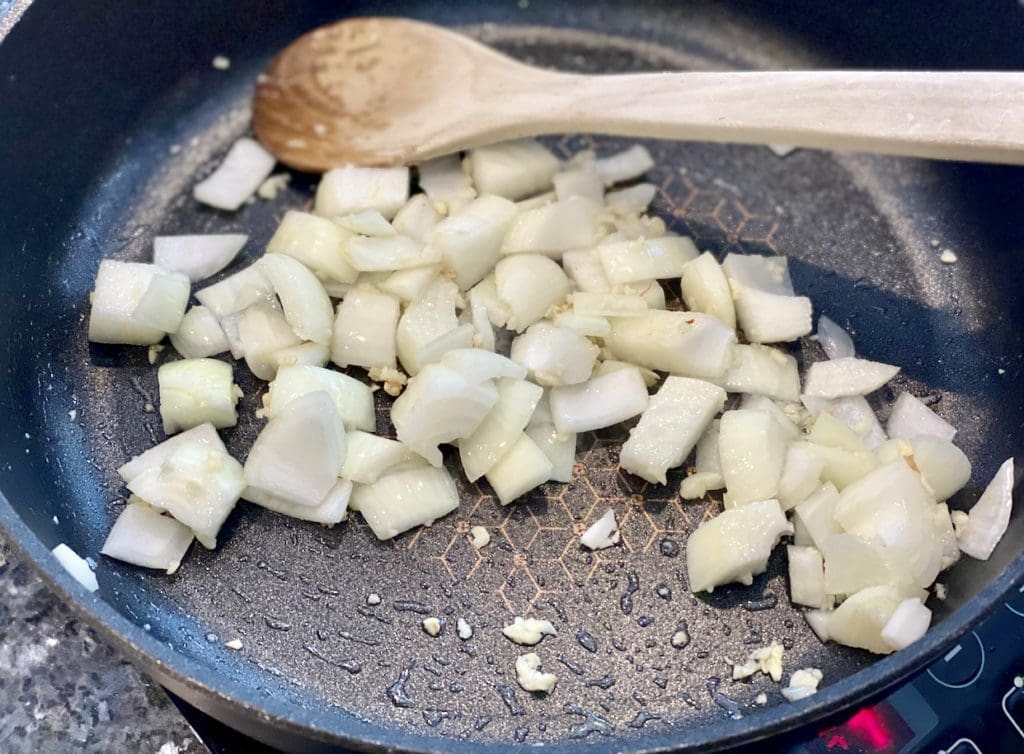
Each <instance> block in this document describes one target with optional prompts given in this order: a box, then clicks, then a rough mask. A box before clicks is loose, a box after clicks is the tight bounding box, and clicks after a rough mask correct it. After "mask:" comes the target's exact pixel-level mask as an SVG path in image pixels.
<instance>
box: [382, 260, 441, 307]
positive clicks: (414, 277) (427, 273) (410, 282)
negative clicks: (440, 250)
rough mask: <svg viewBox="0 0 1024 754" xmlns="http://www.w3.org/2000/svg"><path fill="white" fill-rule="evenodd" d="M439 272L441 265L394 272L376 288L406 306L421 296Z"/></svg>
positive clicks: (429, 265)
mask: <svg viewBox="0 0 1024 754" xmlns="http://www.w3.org/2000/svg"><path fill="white" fill-rule="evenodd" d="M440 272H441V265H439V264H428V265H424V266H423V267H411V268H409V269H405V270H396V271H395V272H393V273H391V274H390V275H388V277H387V279H386V280H384V281H383V282H382V283H380V284H379V285H378V286H377V287H378V288H380V290H381V291H383V292H384V293H388V294H391V295H392V296H394V297H395V298H397V299H398V300H399V301H401V302H402V303H403V304H408V303H410V302H412V301H415V300H416V299H418V298H419V297H420V296H422V295H423V292H424V291H425V290H427V288H429V287H430V284H431V283H433V282H434V280H436V279H437V276H438V273H440Z"/></svg>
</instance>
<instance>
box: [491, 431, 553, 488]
mask: <svg viewBox="0 0 1024 754" xmlns="http://www.w3.org/2000/svg"><path fill="white" fill-rule="evenodd" d="M553 470H554V466H553V465H552V464H551V461H549V460H548V457H547V455H546V454H545V453H544V451H542V450H541V449H540V448H538V447H537V444H536V443H535V442H534V441H533V440H531V439H530V438H529V436H528V435H526V434H525V433H521V434H520V435H519V437H518V438H517V439H516V441H515V442H513V443H512V445H511V446H510V447H509V449H508V450H507V451H506V452H505V453H504V455H502V457H501V458H500V459H499V460H498V462H497V463H496V464H494V465H493V466H491V468H490V469H488V471H487V474H486V477H487V481H488V482H489V483H490V485H491V487H492V488H493V489H494V493H495V494H496V495H497V496H498V502H500V503H501V504H502V505H508V504H509V503H511V502H512V501H514V500H516V499H517V498H519V497H521V496H523V495H525V494H526V493H527V492H529V491H530V490H532V489H533V488H534V487H536V486H538V485H541V484H543V483H544V482H546V481H547V480H548V479H550V478H551V472H552V471H553Z"/></svg>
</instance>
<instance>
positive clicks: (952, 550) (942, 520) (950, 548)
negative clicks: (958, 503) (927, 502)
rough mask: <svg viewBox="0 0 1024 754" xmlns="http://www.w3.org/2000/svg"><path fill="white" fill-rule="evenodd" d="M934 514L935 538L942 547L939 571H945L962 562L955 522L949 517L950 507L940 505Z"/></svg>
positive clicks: (936, 507) (943, 504)
mask: <svg viewBox="0 0 1024 754" xmlns="http://www.w3.org/2000/svg"><path fill="white" fill-rule="evenodd" d="M932 513H933V514H934V524H935V538H936V539H937V540H938V541H939V543H940V544H941V546H942V557H941V559H940V561H939V570H940V571H944V570H946V569H947V568H949V567H950V566H951V565H953V564H954V563H956V562H957V561H958V560H960V547H959V546H958V545H957V541H956V532H955V531H954V530H953V520H952V518H951V517H950V515H949V506H948V505H946V504H945V503H939V504H938V505H936V506H935V510H934V511H932Z"/></svg>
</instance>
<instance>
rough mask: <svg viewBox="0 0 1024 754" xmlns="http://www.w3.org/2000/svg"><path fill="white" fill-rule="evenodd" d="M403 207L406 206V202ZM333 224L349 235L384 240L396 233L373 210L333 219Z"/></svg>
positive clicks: (378, 213) (392, 227) (381, 216)
mask: <svg viewBox="0 0 1024 754" xmlns="http://www.w3.org/2000/svg"><path fill="white" fill-rule="evenodd" d="M425 198H426V197H424V199H425ZM405 206H408V202H407V203H406V205H405ZM403 209H404V207H403ZM333 222H335V223H337V224H338V225H340V226H341V227H342V228H344V229H345V230H347V231H348V232H349V233H354V234H356V235H359V236H374V237H380V238H386V237H389V236H394V235H395V234H396V233H397V231H396V230H395V228H394V226H393V225H392V224H391V223H389V222H388V221H387V218H385V217H384V215H382V214H381V213H380V212H378V211H377V210H375V209H364V210H362V211H361V212H353V213H352V214H351V215H344V216H342V217H335V218H334V219H333Z"/></svg>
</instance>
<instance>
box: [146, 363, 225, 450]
mask: <svg viewBox="0 0 1024 754" xmlns="http://www.w3.org/2000/svg"><path fill="white" fill-rule="evenodd" d="M157 382H158V383H159V386H160V418H161V419H162V420H163V423H164V433H165V434H168V435H172V434H174V433H175V432H180V431H181V430H183V429H191V428H192V427H197V426H199V425H200V424H207V423H209V424H212V425H213V426H214V427H216V428H218V429H221V428H223V427H233V426H235V424H237V423H238V414H237V413H236V411H235V404H236V403H237V402H238V399H239V398H240V397H241V396H242V391H241V390H239V389H238V385H236V384H234V381H233V376H232V370H231V365H230V364H228V363H226V362H223V361H218V360H217V359H182V360H181V361H172V362H169V363H167V364H163V365H162V366H161V367H160V368H159V369H158V370H157Z"/></svg>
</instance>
